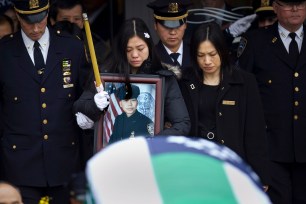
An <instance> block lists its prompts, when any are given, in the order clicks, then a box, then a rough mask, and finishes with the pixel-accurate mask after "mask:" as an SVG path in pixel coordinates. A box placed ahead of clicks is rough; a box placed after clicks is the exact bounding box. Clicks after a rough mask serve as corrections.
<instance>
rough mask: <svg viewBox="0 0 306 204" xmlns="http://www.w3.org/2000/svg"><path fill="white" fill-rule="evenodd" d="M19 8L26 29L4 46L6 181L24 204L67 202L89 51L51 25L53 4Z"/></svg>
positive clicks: (1, 84)
mask: <svg viewBox="0 0 306 204" xmlns="http://www.w3.org/2000/svg"><path fill="white" fill-rule="evenodd" d="M14 8H15V11H16V14H17V17H18V20H19V22H20V25H21V30H20V31H19V32H17V33H15V34H14V35H11V36H7V37H5V38H3V39H2V40H1V42H0V53H1V55H0V61H1V63H0V90H1V98H0V99H1V101H0V102H1V105H2V110H1V116H2V118H3V138H2V140H1V149H0V150H1V153H0V154H1V156H2V158H3V163H4V165H3V168H4V179H5V180H7V181H9V182H11V183H13V184H15V185H16V186H18V188H19V189H20V190H21V194H22V196H23V201H24V203H27V204H32V203H33V204H37V203H38V202H39V200H40V198H41V197H43V196H49V197H51V200H52V202H53V203H63V204H64V203H68V202H69V199H68V198H69V195H68V193H67V191H66V189H65V187H64V185H65V183H66V182H67V181H68V180H69V179H70V175H71V174H72V173H73V172H74V171H76V169H77V168H78V140H79V138H78V137H79V135H80V129H79V128H78V126H77V123H76V120H75V116H74V114H73V113H72V106H73V103H74V101H75V100H76V99H77V98H78V97H79V95H80V94H81V93H82V84H83V81H82V80H83V79H85V75H86V72H87V71H86V70H87V68H85V66H84V65H85V64H86V63H85V62H86V60H85V54H84V48H83V45H82V43H81V41H79V40H77V39H75V38H74V37H71V36H70V35H69V36H68V35H64V34H62V33H61V32H56V31H54V30H52V29H51V28H49V27H47V17H48V8H49V1H48V0H16V1H14Z"/></svg>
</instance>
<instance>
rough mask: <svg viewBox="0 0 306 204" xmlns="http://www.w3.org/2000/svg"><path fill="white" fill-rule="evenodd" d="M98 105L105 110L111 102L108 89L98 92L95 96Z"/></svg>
mask: <svg viewBox="0 0 306 204" xmlns="http://www.w3.org/2000/svg"><path fill="white" fill-rule="evenodd" d="M94 100H95V103H96V106H97V107H98V108H99V109H100V110H101V111H103V110H104V109H105V108H106V107H107V106H108V104H109V95H108V93H107V92H106V91H101V92H99V93H96V95H95V97H94Z"/></svg>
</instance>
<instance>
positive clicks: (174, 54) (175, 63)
mask: <svg viewBox="0 0 306 204" xmlns="http://www.w3.org/2000/svg"><path fill="white" fill-rule="evenodd" d="M179 56H180V53H171V54H170V57H171V58H172V59H173V63H174V65H175V66H181V65H180V63H179V62H178V61H177V58H178V57H179Z"/></svg>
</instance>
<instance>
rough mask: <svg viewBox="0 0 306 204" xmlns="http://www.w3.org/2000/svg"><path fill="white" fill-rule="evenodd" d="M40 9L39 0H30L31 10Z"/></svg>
mask: <svg viewBox="0 0 306 204" xmlns="http://www.w3.org/2000/svg"><path fill="white" fill-rule="evenodd" d="M38 7H39V0H30V1H29V8H30V9H35V8H38Z"/></svg>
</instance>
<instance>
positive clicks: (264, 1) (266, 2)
mask: <svg viewBox="0 0 306 204" xmlns="http://www.w3.org/2000/svg"><path fill="white" fill-rule="evenodd" d="M261 6H262V7H264V6H269V0H261Z"/></svg>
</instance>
